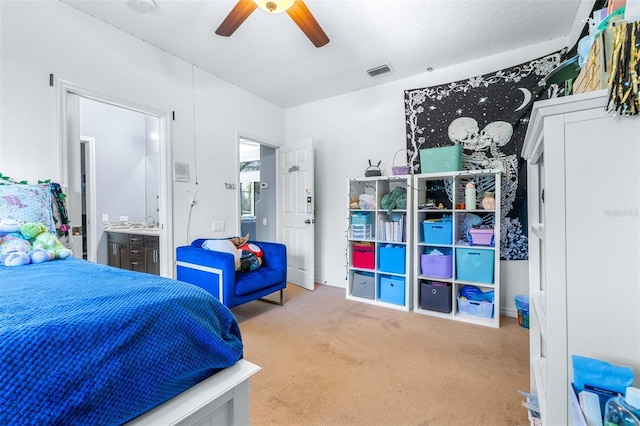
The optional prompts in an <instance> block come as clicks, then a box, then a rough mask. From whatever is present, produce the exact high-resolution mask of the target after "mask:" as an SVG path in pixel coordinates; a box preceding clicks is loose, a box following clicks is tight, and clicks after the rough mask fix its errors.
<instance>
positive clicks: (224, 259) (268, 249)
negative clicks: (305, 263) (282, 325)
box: [176, 238, 287, 308]
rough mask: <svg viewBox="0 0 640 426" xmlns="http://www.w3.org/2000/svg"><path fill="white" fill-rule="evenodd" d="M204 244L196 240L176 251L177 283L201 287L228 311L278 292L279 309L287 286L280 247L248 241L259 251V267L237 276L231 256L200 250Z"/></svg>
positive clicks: (284, 259)
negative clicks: (260, 259) (178, 281)
mask: <svg viewBox="0 0 640 426" xmlns="http://www.w3.org/2000/svg"><path fill="white" fill-rule="evenodd" d="M205 241H206V239H204V238H200V239H197V240H195V241H193V242H192V243H191V245H189V246H180V247H178V248H177V249H176V265H177V268H176V269H177V270H176V272H177V279H178V280H180V281H185V282H188V283H191V284H195V285H197V286H198V287H202V288H203V289H205V290H207V291H208V292H209V293H211V294H212V295H214V296H215V297H216V298H217V299H218V300H220V302H222V304H224V305H225V306H227V307H228V308H233V307H234V306H238V305H241V304H243V303H247V302H250V301H252V300H256V299H262V298H263V297H264V296H266V295H268V294H271V293H274V292H276V291H280V303H279V304H280V305H282V300H283V297H282V291H283V290H284V288H285V287H286V286H287V250H286V246H285V245H284V244H280V243H272V242H264V241H249V243H253V244H256V245H257V246H258V247H260V248H261V249H262V252H263V256H262V266H261V267H260V268H258V269H257V270H255V271H248V272H241V271H236V270H235V259H234V257H233V255H232V254H230V253H225V252H219V251H214V250H207V249H204V248H202V243H204V242H205ZM262 300H264V301H266V302H270V301H269V300H266V299H262ZM272 303H273V302H272Z"/></svg>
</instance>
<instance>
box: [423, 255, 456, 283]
mask: <svg viewBox="0 0 640 426" xmlns="http://www.w3.org/2000/svg"><path fill="white" fill-rule="evenodd" d="M420 269H421V271H422V275H425V276H427V277H434V278H451V277H452V276H453V256H451V255H450V254H443V255H436V254H427V253H422V254H421V255H420Z"/></svg>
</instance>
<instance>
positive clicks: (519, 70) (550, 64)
mask: <svg viewBox="0 0 640 426" xmlns="http://www.w3.org/2000/svg"><path fill="white" fill-rule="evenodd" d="M563 59H564V58H563V51H560V52H557V53H554V54H551V55H547V56H544V57H542V58H538V59H535V60H532V61H530V62H527V63H524V64H520V65H517V66H515V67H511V68H507V69H504V70H500V71H497V72H495V73H492V74H485V75H482V76H479V77H473V78H470V79H468V80H462V81H458V82H454V83H449V84H444V85H440V86H434V87H428V88H423V89H414V90H406V91H405V98H404V100H405V118H406V125H407V153H408V157H409V158H408V164H410V165H411V166H412V167H413V170H414V172H415V173H420V150H422V149H427V148H435V147H441V146H451V145H455V144H460V145H462V146H463V168H464V169H465V170H474V169H500V170H501V171H502V172H503V173H502V179H501V190H502V198H501V230H502V232H501V233H502V235H501V238H500V251H501V257H502V258H503V259H510V260H518V259H527V257H528V254H527V250H528V244H527V205H526V199H527V195H526V180H527V177H526V167H525V166H526V163H525V160H523V159H522V158H521V157H520V152H521V151H522V145H523V142H524V137H525V134H526V131H527V125H528V122H529V116H530V114H531V108H532V106H533V102H534V101H536V100H541V99H549V98H554V97H558V96H562V95H563V90H562V89H561V88H560V87H559V86H557V85H550V86H547V85H546V84H545V81H544V77H545V76H546V75H547V74H549V72H551V71H552V70H553V69H555V68H556V67H557V66H558V65H560V63H561V61H562V60H563Z"/></svg>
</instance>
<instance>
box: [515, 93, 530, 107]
mask: <svg viewBox="0 0 640 426" xmlns="http://www.w3.org/2000/svg"><path fill="white" fill-rule="evenodd" d="M518 90H520V91H521V92H522V93H523V94H524V101H522V104H521V105H520V106H519V107H518V108H516V111H520V110H521V109H522V108H524V107H526V106H527V105H529V102H531V92H530V91H529V89H525V88H524V87H518Z"/></svg>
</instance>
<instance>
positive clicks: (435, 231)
mask: <svg viewBox="0 0 640 426" xmlns="http://www.w3.org/2000/svg"><path fill="white" fill-rule="evenodd" d="M422 232H423V234H424V242H425V243H428V244H451V241H452V240H453V238H452V235H451V221H437V222H431V221H427V220H425V221H423V222H422Z"/></svg>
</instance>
